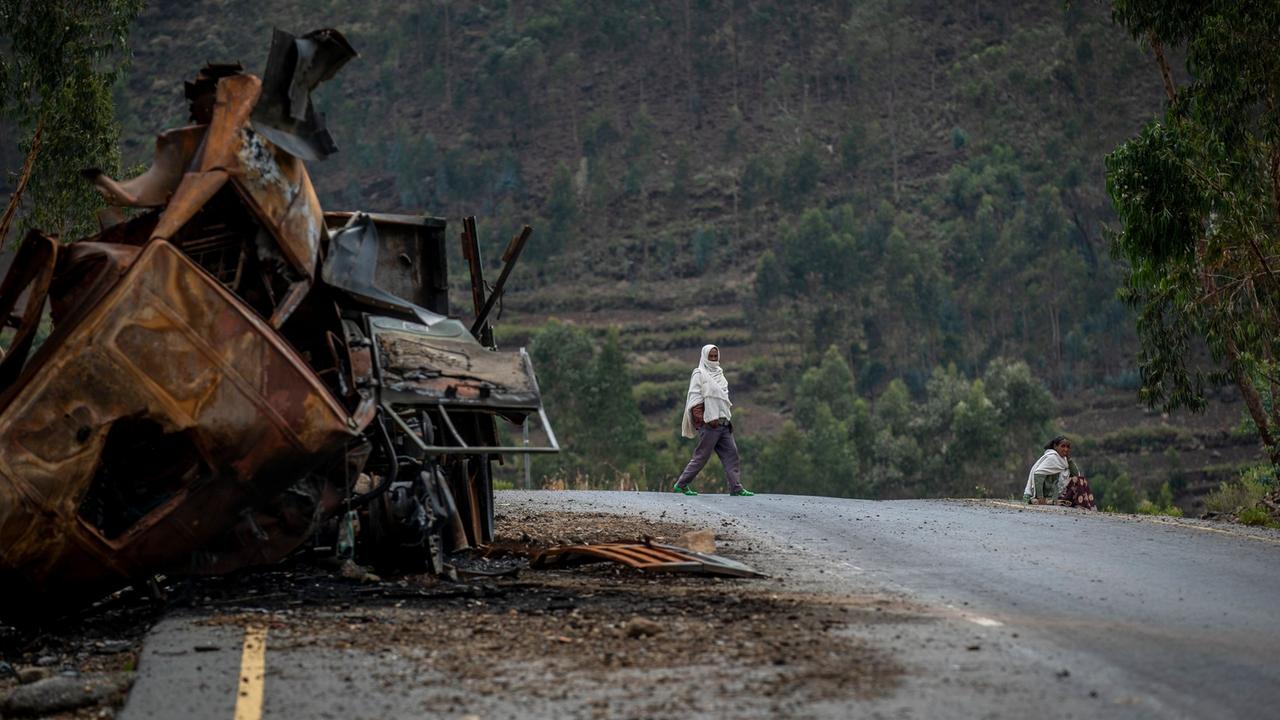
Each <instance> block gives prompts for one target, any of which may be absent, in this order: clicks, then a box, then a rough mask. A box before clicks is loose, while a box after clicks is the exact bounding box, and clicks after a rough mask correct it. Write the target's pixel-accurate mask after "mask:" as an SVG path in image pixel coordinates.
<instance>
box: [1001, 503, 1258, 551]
mask: <svg viewBox="0 0 1280 720" xmlns="http://www.w3.org/2000/svg"><path fill="white" fill-rule="evenodd" d="M987 502H989V503H991V504H992V505H1000V506H1002V507H1011V508H1015V509H1018V510H1043V511H1047V510H1049V509H1050V508H1053V507H1060V506H1056V505H1032V504H1030V503H1012V502H1006V501H1004V500H988V501H987ZM1108 514H1110V513H1108ZM1119 514H1122V513H1117V515H1119ZM1126 517H1131V518H1134V519H1135V520H1142V521H1143V522H1152V523H1157V524H1159V525H1169V526H1172V527H1179V528H1186V529H1188V530H1199V531H1201V532H1211V533H1218V534H1219V535H1229V536H1231V537H1238V538H1244V539H1246V540H1257V541H1258V542H1264V543H1270V544H1272V545H1280V540H1277V539H1276V538H1273V537H1267V536H1265V535H1254V534H1252V533H1246V532H1239V531H1235V530H1224V529H1223V528H1214V527H1205V526H1203V525H1193V524H1191V523H1182V522H1177V521H1176V520H1166V519H1164V518H1160V517H1154V516H1150V515H1126Z"/></svg>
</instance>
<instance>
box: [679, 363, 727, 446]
mask: <svg viewBox="0 0 1280 720" xmlns="http://www.w3.org/2000/svg"><path fill="white" fill-rule="evenodd" d="M713 349H718V348H716V346H715V345H703V346H702V356H701V357H700V358H699V359H698V367H696V368H694V369H693V377H691V378H690V379H689V394H688V396H687V397H686V398H685V403H684V417H683V419H682V420H681V422H680V434H682V435H684V436H685V437H690V438H691V437H694V435H695V434H696V433H694V429H693V417H692V416H691V414H690V412H689V411H690V410H692V409H693V406H694V405H697V404H698V403H703V404H704V405H706V406H707V412H708V415H707V418H708V419H710V418H712V417H719V418H725V419H728V418H729V417H731V416H732V412H731V411H730V410H729V408H730V407H732V406H733V403H732V402H731V401H730V400H729V381H728V379H726V378H725V376H724V370H723V369H721V367H720V362H719V361H715V362H713V361H711V360H708V359H707V356H708V355H710V354H711V351H712V350H713Z"/></svg>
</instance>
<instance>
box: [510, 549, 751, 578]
mask: <svg viewBox="0 0 1280 720" xmlns="http://www.w3.org/2000/svg"><path fill="white" fill-rule="evenodd" d="M532 552H533V555H532V559H531V560H530V563H529V565H530V567H534V568H549V567H560V566H564V565H569V564H573V563H582V562H597V561H600V560H607V561H609V562H616V563H621V564H623V565H627V566H629V567H633V568H636V569H637V570H647V571H650V572H678V573H700V574H706V575H726V576H729V577H765V575H764V573H761V572H758V571H756V570H754V569H752V568H751V567H749V566H747V565H744V564H742V563H740V562H738V561H736V560H730V559H729V558H726V557H721V556H719V555H709V554H706V553H699V552H693V551H692V550H686V549H685V548H680V547H676V546H675V545H663V544H660V543H654V542H646V543H644V544H637V543H608V544H601V545H563V546H558V547H551V548H547V549H545V550H534V551H532Z"/></svg>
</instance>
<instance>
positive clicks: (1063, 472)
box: [1022, 436, 1071, 495]
mask: <svg viewBox="0 0 1280 720" xmlns="http://www.w3.org/2000/svg"><path fill="white" fill-rule="evenodd" d="M1063 440H1066V438H1065V437H1062V436H1059V437H1056V438H1054V439H1053V440H1051V441H1050V442H1049V446H1048V447H1047V448H1045V450H1044V454H1043V455H1041V456H1040V459H1039V460H1036V464H1035V465H1032V466H1031V472H1029V473H1027V486H1026V488H1024V489H1023V491H1022V494H1023V495H1034V494H1035V482H1036V475H1057V476H1058V489H1059V490H1061V489H1062V487H1063V485H1064V484H1065V483H1066V480H1067V471H1068V470H1069V469H1070V468H1071V464H1070V463H1069V462H1067V459H1066V458H1064V457H1062V456H1061V455H1059V454H1058V451H1057V450H1054V449H1053V448H1054V447H1055V446H1057V445H1058V443H1060V442H1062V441H1063Z"/></svg>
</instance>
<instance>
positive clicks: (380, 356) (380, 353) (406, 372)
mask: <svg viewBox="0 0 1280 720" xmlns="http://www.w3.org/2000/svg"><path fill="white" fill-rule="evenodd" d="M370 327H371V331H372V334H373V339H374V350H375V352H376V353H377V362H378V367H379V369H380V371H381V375H382V387H383V392H384V397H385V399H387V400H389V401H391V402H418V403H421V402H424V401H431V402H432V403H433V404H445V405H453V406H460V407H477V408H478V407H484V408H504V409H522V410H526V411H534V410H537V409H538V407H539V404H540V403H539V399H538V390H537V383H536V381H535V380H534V379H533V376H532V374H531V372H530V371H529V368H528V364H527V363H526V362H525V361H524V358H523V357H522V356H521V354H520V353H519V352H498V351H496V350H490V349H488V348H486V347H484V346H482V345H481V344H480V343H479V342H477V341H476V339H475V338H474V337H473V336H472V335H471V334H470V333H469V332H467V330H466V327H465V326H463V325H462V324H461V323H459V322H457V321H456V320H453V321H447V322H442V323H437V324H436V325H433V326H431V327H426V326H423V325H418V324H416V323H411V322H406V321H402V320H395V319H392V318H372V319H371V320H370Z"/></svg>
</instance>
